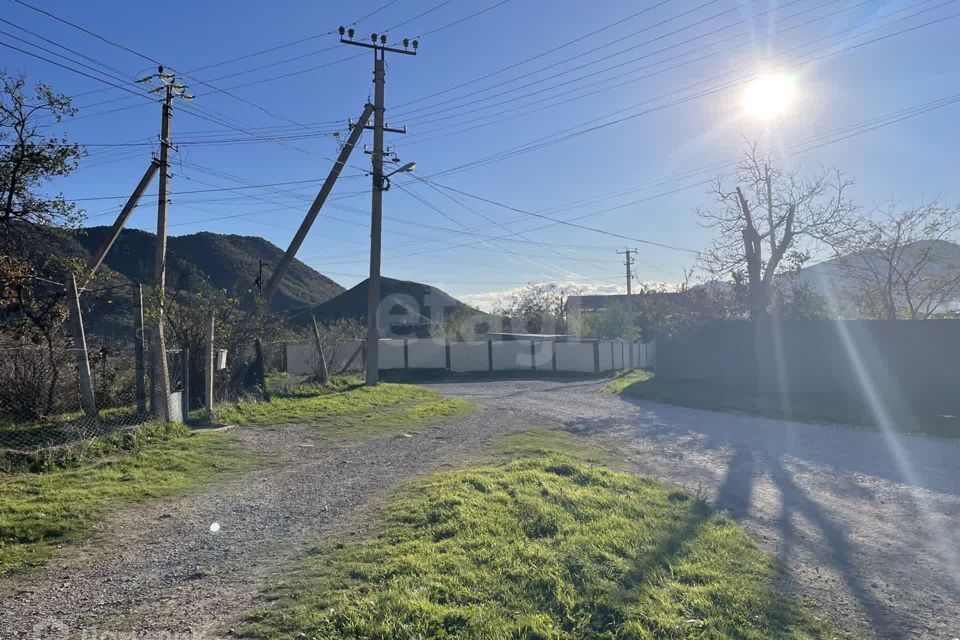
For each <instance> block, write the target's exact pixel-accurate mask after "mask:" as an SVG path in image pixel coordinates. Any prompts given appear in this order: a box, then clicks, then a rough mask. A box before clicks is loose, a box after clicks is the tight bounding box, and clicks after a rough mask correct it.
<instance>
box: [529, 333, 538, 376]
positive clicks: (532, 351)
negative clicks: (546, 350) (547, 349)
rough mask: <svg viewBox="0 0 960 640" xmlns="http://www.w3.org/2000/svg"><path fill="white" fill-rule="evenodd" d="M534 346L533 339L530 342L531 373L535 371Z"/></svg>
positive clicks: (535, 354)
mask: <svg viewBox="0 0 960 640" xmlns="http://www.w3.org/2000/svg"><path fill="white" fill-rule="evenodd" d="M536 344H537V343H536V341H534V340H533V339H531V340H530V370H531V371H536V370H537V347H536Z"/></svg>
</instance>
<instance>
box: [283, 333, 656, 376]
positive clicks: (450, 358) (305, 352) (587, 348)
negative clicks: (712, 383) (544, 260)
mask: <svg viewBox="0 0 960 640" xmlns="http://www.w3.org/2000/svg"><path fill="white" fill-rule="evenodd" d="M362 344H363V343H362V342H360V341H349V342H347V343H344V345H342V346H341V347H340V348H339V349H338V350H337V352H336V353H334V354H327V359H328V360H329V362H328V363H327V365H328V367H329V369H330V371H332V372H337V371H340V370H342V369H343V368H344V367H345V366H346V365H348V364H352V365H353V367H352V368H354V369H355V368H356V367H357V366H361V365H362V358H359V357H356V358H353V362H352V363H349V362H347V361H348V360H349V359H350V358H351V356H352V355H356V354H357V352H358V350H359V349H361V348H362ZM631 349H632V350H633V366H634V368H637V369H652V368H653V364H654V357H655V353H656V349H655V345H654V344H652V343H650V344H642V343H638V342H634V343H630V342H623V341H613V340H590V341H571V342H555V341H553V340H503V341H501V340H476V341H471V342H452V341H447V340H443V339H429V338H426V339H417V338H410V339H397V338H391V339H383V340H380V363H379V364H380V369H381V370H384V369H434V370H436V369H446V370H448V371H456V372H471V371H473V372H476V371H570V372H581V373H601V372H605V371H619V370H622V369H629V368H630V350H631ZM316 364H317V356H316V348H315V347H314V346H313V344H311V343H297V344H293V343H291V344H287V345H286V370H287V372H288V373H291V374H295V375H310V374H312V373H314V372H315V371H316ZM347 368H348V369H349V368H351V367H347Z"/></svg>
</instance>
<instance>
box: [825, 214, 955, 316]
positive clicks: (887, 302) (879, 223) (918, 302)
mask: <svg viewBox="0 0 960 640" xmlns="http://www.w3.org/2000/svg"><path fill="white" fill-rule="evenodd" d="M958 230H960V207H944V206H941V205H940V204H939V203H937V202H929V203H923V204H921V205H919V206H916V207H909V208H899V207H898V206H897V205H896V204H895V203H892V204H891V205H889V206H888V207H887V208H886V209H885V210H883V211H882V212H880V213H879V214H878V215H876V216H874V217H872V218H870V219H864V220H863V221H861V227H860V231H859V233H857V234H855V235H854V236H853V237H852V238H851V239H850V241H849V242H847V243H845V244H844V245H843V246H842V248H841V250H842V251H843V253H844V255H842V256H841V257H840V259H839V260H838V261H837V263H836V264H837V265H838V267H839V269H840V270H841V274H842V278H843V279H842V283H841V287H842V288H843V289H844V290H845V291H848V292H849V293H850V294H851V295H850V298H851V299H852V300H853V302H854V305H855V307H856V311H857V313H858V314H859V315H863V316H866V317H870V318H880V319H884V320H897V319H910V320H925V319H928V318H932V317H937V316H943V315H946V314H954V313H956V312H957V309H955V308H950V305H951V303H955V302H956V301H957V300H958V299H960V252H958V248H957V246H956V245H955V244H953V243H952V242H951V240H952V239H953V238H955V237H956V235H957V232H958Z"/></svg>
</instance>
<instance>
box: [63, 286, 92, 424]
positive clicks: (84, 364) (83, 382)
mask: <svg viewBox="0 0 960 640" xmlns="http://www.w3.org/2000/svg"><path fill="white" fill-rule="evenodd" d="M68 288H69V291H67V297H68V298H69V299H70V334H71V336H72V337H73V348H74V349H76V353H77V371H78V373H79V375H80V406H81V407H82V408H83V413H84V414H86V415H88V416H90V417H96V415H97V402H96V396H95V395H94V391H93V377H92V376H91V375H90V359H89V357H88V356H87V338H86V335H84V332H83V315H82V314H81V313H80V293H79V292H78V290H77V277H76V276H75V275H73V274H70V283H69V287H68Z"/></svg>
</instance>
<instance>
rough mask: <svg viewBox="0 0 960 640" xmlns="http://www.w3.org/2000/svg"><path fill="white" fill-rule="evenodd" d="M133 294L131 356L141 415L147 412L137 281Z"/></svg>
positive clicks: (140, 296) (140, 290) (141, 321)
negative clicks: (134, 299)
mask: <svg viewBox="0 0 960 640" xmlns="http://www.w3.org/2000/svg"><path fill="white" fill-rule="evenodd" d="M134 295H136V303H137V309H136V311H135V312H134V313H135V315H134V327H133V357H134V360H135V363H136V372H135V374H134V378H135V380H134V384H135V385H136V390H137V413H138V414H139V415H143V414H145V413H146V412H147V396H146V392H145V390H144V385H143V377H144V366H143V347H144V339H145V336H144V335H143V285H142V284H140V283H139V282H138V283H137V291H136V293H135V294H134Z"/></svg>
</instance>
